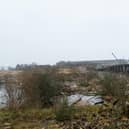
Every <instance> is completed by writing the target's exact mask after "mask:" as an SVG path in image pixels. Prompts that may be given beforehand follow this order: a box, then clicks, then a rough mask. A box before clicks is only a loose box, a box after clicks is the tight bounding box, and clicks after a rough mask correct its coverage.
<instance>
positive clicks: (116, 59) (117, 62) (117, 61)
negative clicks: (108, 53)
mask: <svg viewBox="0 0 129 129" xmlns="http://www.w3.org/2000/svg"><path fill="white" fill-rule="evenodd" d="M112 55H113V57H114V58H115V62H116V64H121V62H119V60H118V58H117V57H116V55H115V54H114V53H113V52H112Z"/></svg>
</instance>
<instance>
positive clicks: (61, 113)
mask: <svg viewBox="0 0 129 129" xmlns="http://www.w3.org/2000/svg"><path fill="white" fill-rule="evenodd" d="M74 111H75V109H74V107H73V106H69V105H68V102H67V99H64V100H63V102H62V103H61V105H60V106H59V107H58V108H57V110H56V111H55V116H56V120H57V121H66V120H72V118H73V114H74Z"/></svg>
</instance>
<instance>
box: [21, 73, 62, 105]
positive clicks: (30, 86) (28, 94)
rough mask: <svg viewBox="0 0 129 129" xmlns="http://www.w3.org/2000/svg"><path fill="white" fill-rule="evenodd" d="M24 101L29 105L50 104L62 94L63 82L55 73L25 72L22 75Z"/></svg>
mask: <svg viewBox="0 0 129 129" xmlns="http://www.w3.org/2000/svg"><path fill="white" fill-rule="evenodd" d="M20 80H21V82H22V88H23V91H24V100H25V101H24V103H25V105H29V106H32V107H34V106H40V107H43V106H49V105H52V104H53V102H54V100H53V99H54V97H56V96H58V95H60V92H61V89H62V88H61V86H62V85H61V83H60V81H59V80H58V77H57V76H56V74H55V73H53V72H50V73H44V74H42V73H34V72H32V71H30V72H24V73H22V75H21V79H20Z"/></svg>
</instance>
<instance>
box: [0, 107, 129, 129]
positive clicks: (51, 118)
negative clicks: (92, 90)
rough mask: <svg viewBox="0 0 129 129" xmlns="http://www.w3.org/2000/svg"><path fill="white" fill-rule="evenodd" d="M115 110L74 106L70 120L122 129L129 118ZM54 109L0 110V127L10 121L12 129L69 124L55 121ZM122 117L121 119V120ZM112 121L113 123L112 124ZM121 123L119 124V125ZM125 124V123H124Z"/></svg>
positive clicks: (55, 127)
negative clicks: (119, 114)
mask: <svg viewBox="0 0 129 129" xmlns="http://www.w3.org/2000/svg"><path fill="white" fill-rule="evenodd" d="M115 113H118V111H117V110H114V109H112V106H106V107H105V106H104V105H96V106H85V107H75V112H74V114H73V116H72V120H70V121H71V122H75V123H76V122H77V121H78V120H79V121H80V122H81V121H82V122H88V123H89V124H90V126H91V127H97V128H99V127H107V128H108V129H114V128H115V127H116V128H118V127H119V126H121V127H122V128H123V129H126V128H125V127H126V126H127V125H129V124H128V122H129V119H127V118H126V119H127V121H126V119H125V118H124V119H123V118H122V116H120V117H119V118H118V116H116V115H115ZM55 118H56V116H55V110H54V109H52V108H45V109H32V108H28V109H24V110H18V111H10V110H0V129H1V127H2V128H3V127H4V124H5V123H10V124H11V126H12V127H13V128H12V129H40V128H43V127H44V128H45V129H46V128H47V129H61V127H62V124H63V123H65V124H64V126H65V125H69V124H70V122H68V121H61V122H60V121H56V119H55ZM121 118H122V120H121ZM112 122H113V124H112ZM119 124H121V125H119ZM126 124H127V125H126Z"/></svg>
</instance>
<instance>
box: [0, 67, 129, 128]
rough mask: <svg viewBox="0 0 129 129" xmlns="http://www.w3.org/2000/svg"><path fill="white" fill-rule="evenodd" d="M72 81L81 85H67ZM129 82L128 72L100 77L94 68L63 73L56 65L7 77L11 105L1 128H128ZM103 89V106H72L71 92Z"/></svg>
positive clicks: (3, 114)
mask: <svg viewBox="0 0 129 129" xmlns="http://www.w3.org/2000/svg"><path fill="white" fill-rule="evenodd" d="M65 82H66V83H65ZM70 82H71V83H70ZM98 82H99V83H98ZM72 83H74V84H77V86H76V88H75V89H74V86H73V87H72V88H71V89H70V86H69V85H68V86H66V87H65V84H72ZM78 84H79V85H78ZM128 84H129V80H128V77H127V76H125V75H119V74H117V75H116V74H112V73H106V74H104V76H103V78H102V79H100V78H99V77H98V74H97V73H96V72H93V71H91V73H90V72H88V73H87V74H84V73H83V74H82V73H78V72H76V71H74V73H69V74H62V73H58V70H57V69H56V68H54V69H49V70H46V71H45V72H43V71H42V72H39V71H38V72H37V71H33V70H27V71H23V72H20V74H18V75H16V76H9V75H8V76H5V88H6V91H7V98H8V101H7V102H8V105H7V107H8V108H4V109H1V110H0V128H2V129H4V128H5V127H8V126H9V127H10V128H12V129H23V128H24V129H36V128H43V129H79V128H84V129H85V128H86V129H91V128H96V129H100V128H101V129H127V128H128V127H129V107H128V103H129V102H128V100H129V98H128V96H129V94H128V92H129V89H128ZM82 86H83V87H82ZM100 89H101V92H102V93H103V94H101V95H103V98H104V100H105V103H104V104H102V105H87V106H83V107H80V106H75V105H72V106H70V105H69V104H68V101H67V99H66V98H67V97H64V96H67V95H69V94H71V93H72V94H74V93H79V94H81V93H84V94H85V93H92V94H93V93H95V94H99V93H100V92H99V90H100ZM94 91H95V92H94ZM99 95H100V94H99ZM63 97H64V98H65V99H64V100H63V101H61V100H62V99H61V98H63ZM107 98H108V99H107Z"/></svg>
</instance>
